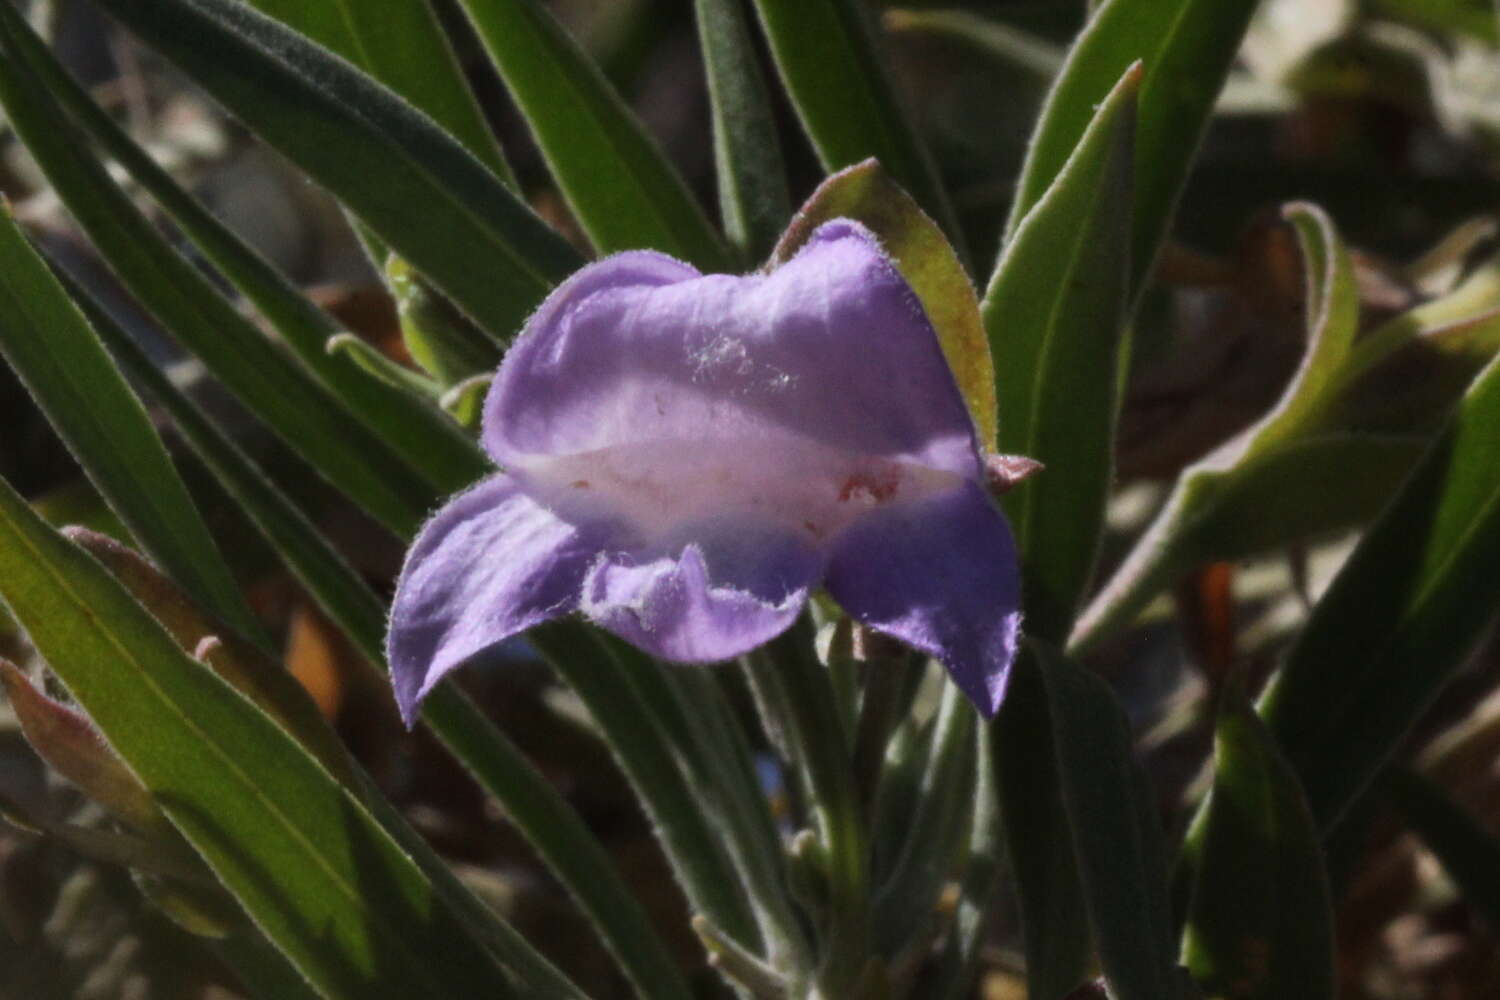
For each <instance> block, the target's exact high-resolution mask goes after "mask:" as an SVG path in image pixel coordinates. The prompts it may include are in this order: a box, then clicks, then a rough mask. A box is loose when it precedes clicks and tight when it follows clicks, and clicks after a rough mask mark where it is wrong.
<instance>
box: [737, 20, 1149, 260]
mask: <svg viewBox="0 0 1500 1000" xmlns="http://www.w3.org/2000/svg"><path fill="white" fill-rule="evenodd" d="M755 6H756V8H757V9H758V10H759V11H760V21H761V24H762V26H763V27H764V28H765V31H766V37H767V38H768V39H769V40H770V43H771V54H772V55H773V56H774V57H775V59H776V66H777V69H778V70H779V71H780V73H781V79H782V82H783V83H784V84H785V85H786V89H787V93H788V94H790V95H791V98H792V103H793V104H794V105H795V106H796V108H797V114H798V116H799V117H800V118H801V119H802V126H803V128H805V129H806V130H807V134H808V137H809V138H811V139H812V143H813V148H814V149H816V150H817V152H818V159H819V160H820V161H821V162H822V164H823V168H824V169H825V170H828V171H829V172H833V171H836V170H842V169H843V168H844V167H848V166H852V165H853V164H856V163H860V162H862V161H864V160H867V159H871V158H873V159H875V160H878V161H879V162H880V165H881V166H883V167H884V168H885V169H886V170H887V171H888V172H889V173H890V175H891V177H892V178H894V179H895V181H896V183H897V184H899V185H901V187H902V188H904V189H905V190H907V191H909V192H911V194H912V197H914V198H916V200H917V204H919V205H921V206H922V209H923V210H924V211H925V212H927V214H929V215H931V216H932V217H933V218H934V219H936V220H937V222H938V224H939V225H940V226H941V227H942V229H943V231H944V232H945V233H947V234H948V237H949V238H950V239H954V240H956V239H957V238H958V225H957V223H956V222H955V220H954V216H953V210H952V208H951V206H950V205H949V203H948V196H947V195H946V194H945V193H944V191H943V187H942V183H941V181H939V179H938V175H937V169H936V167H934V165H933V163H932V158H931V157H930V156H929V155H928V153H927V150H926V148H925V147H924V146H923V144H922V142H921V140H920V139H919V138H918V137H917V135H916V133H915V132H914V131H913V130H912V128H911V125H910V124H909V123H908V121H907V119H906V116H905V114H904V113H903V112H902V109H901V105H900V102H899V100H898V99H897V96H896V93H895V91H894V89H893V88H892V86H891V83H890V80H889V78H888V77H887V75H886V72H885V69H884V67H883V66H882V65H881V60H880V56H879V53H878V52H877V49H876V39H875V37H874V30H873V25H871V24H870V23H869V20H868V18H867V15H866V12H865V11H864V10H862V9H861V5H860V4H859V3H857V2H856V0H756V4H755ZM1122 68H1123V67H1122ZM958 252H959V256H960V257H963V256H964V252H963V248H962V247H961V246H959V247H958Z"/></svg>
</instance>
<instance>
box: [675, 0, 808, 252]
mask: <svg viewBox="0 0 1500 1000" xmlns="http://www.w3.org/2000/svg"><path fill="white" fill-rule="evenodd" d="M694 9H695V10H696V12H697V19H698V45H699V48H700V49H701V50H702V51H703V69H704V73H705V75H706V76H707V77H708V99H709V106H710V108H711V109H712V111H713V128H714V166H715V168H716V169H717V172H718V180H719V215H720V217H721V219H722V220H723V224H724V232H725V235H727V236H728V237H729V242H730V245H732V246H733V247H734V248H735V249H736V250H738V251H739V252H740V255H741V257H742V258H743V259H742V261H741V263H749V262H751V261H753V260H758V259H759V258H761V257H763V256H764V255H765V254H767V253H769V252H770V250H771V247H772V246H774V245H775V244H776V240H777V238H778V237H779V236H780V235H781V231H782V229H783V228H784V227H785V226H786V223H787V219H788V218H789V217H790V215H791V203H790V201H789V200H788V196H787V189H786V167H785V165H784V164H783V163H782V160H781V140H780V138H778V137H777V134H776V119H775V116H774V115H772V113H771V95H770V93H769V92H768V91H767V90H766V82H765V80H764V79H763V78H762V77H761V73H760V66H759V65H757V63H756V59H755V47H754V45H753V44H752V43H751V41H750V31H749V26H748V25H747V24H746V23H745V11H744V7H743V6H742V0H695V5H694Z"/></svg>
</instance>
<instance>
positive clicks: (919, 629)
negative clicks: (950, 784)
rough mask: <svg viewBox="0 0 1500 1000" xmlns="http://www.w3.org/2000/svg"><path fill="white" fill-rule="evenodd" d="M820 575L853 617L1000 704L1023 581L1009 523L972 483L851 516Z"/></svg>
mask: <svg viewBox="0 0 1500 1000" xmlns="http://www.w3.org/2000/svg"><path fill="white" fill-rule="evenodd" d="M825 582H826V585H827V587H828V592H829V593H830V594H832V595H833V597H834V599H835V600H837V601H838V602H839V603H840V604H841V605H843V607H844V610H846V611H848V612H849V614H850V615H852V616H853V617H855V618H856V619H858V620H860V621H862V622H864V623H865V624H867V625H870V626H872V627H873V628H875V629H877V630H879V631H881V632H885V633H886V634H888V635H892V636H895V637H896V638H897V639H900V640H901V641H903V642H905V643H907V644H908V645H911V646H913V647H915V648H917V649H919V650H921V651H922V652H924V653H927V654H929V655H930V656H934V657H936V658H937V659H938V660H940V661H941V662H942V663H943V665H944V666H946V667H947V668H948V673H949V674H950V675H951V676H952V677H953V680H954V681H955V682H956V683H957V684H958V686H959V687H960V688H961V689H962V690H963V692H964V694H966V695H968V697H969V700H971V701H972V702H974V704H975V706H976V707H977V708H978V709H979V710H980V711H981V712H983V713H984V715H985V716H986V717H993V716H994V714H995V712H996V711H998V710H999V708H1000V701H1001V699H1002V698H1003V697H1004V695H1005V684H1006V681H1007V679H1008V678H1009V675H1010V665H1011V661H1012V659H1014V657H1015V653H1016V644H1017V642H1018V639H1019V633H1020V624H1021V612H1020V610H1019V609H1020V602H1021V580H1020V573H1019V570H1018V567H1017V562H1016V549H1015V542H1014V540H1013V539H1012V538H1011V533H1010V526H1009V525H1008V524H1007V523H1006V522H1005V518H1004V516H1003V515H1002V514H1001V513H1000V512H999V511H998V510H997V509H996V508H995V507H994V506H993V505H992V504H991V503H990V501H989V499H988V498H987V497H986V496H985V495H984V493H983V492H982V491H981V490H980V489H979V487H978V486H975V485H973V484H971V483H966V484H964V486H963V487H962V488H961V489H959V490H955V491H953V492H952V493H949V494H946V495H944V496H941V497H934V498H930V499H928V500H925V501H923V502H921V503H917V504H907V505H900V506H894V507H889V508H886V509H884V510H881V511H877V512H874V513H871V514H869V515H868V516H866V517H864V518H862V519H861V520H859V521H857V522H855V523H854V524H853V525H852V526H851V527H850V528H849V529H848V530H847V531H845V532H844V533H843V534H842V535H840V536H839V538H838V540H837V542H836V543H835V545H834V549H833V551H832V553H831V554H830V557H829V565H828V574H827V579H826V581H825Z"/></svg>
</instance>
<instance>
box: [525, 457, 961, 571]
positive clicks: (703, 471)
mask: <svg viewBox="0 0 1500 1000" xmlns="http://www.w3.org/2000/svg"><path fill="white" fill-rule="evenodd" d="M509 472H510V473H511V475H512V476H514V477H515V478H516V480H517V482H518V483H519V484H520V485H521V486H522V488H523V489H525V490H526V492H527V493H528V494H529V495H530V496H531V497H532V498H533V499H534V500H536V501H537V502H538V503H540V504H542V505H543V506H545V507H548V508H549V509H551V510H552V511H553V513H555V514H557V515H558V516H559V517H561V518H563V519H564V520H567V521H570V522H572V523H575V524H585V523H598V522H609V523H612V524H614V525H616V526H618V527H619V528H622V529H624V530H625V531H626V532H628V534H629V536H630V538H629V541H630V542H631V543H633V544H639V545H646V546H653V545H658V544H669V543H671V542H672V541H674V540H675V539H681V538H686V539H691V537H692V534H693V532H694V530H695V528H697V527H701V526H702V525H704V524H706V523H708V522H720V521H734V522H739V523H742V524H744V525H745V526H746V527H747V528H748V527H752V526H760V527H765V528H777V529H780V530H781V531H784V532H786V533H788V534H792V535H795V536H799V537H802V538H804V539H805V540H806V541H807V542H808V543H809V544H811V545H814V546H818V545H821V544H823V543H825V542H827V541H828V540H830V539H832V538H833V537H835V536H836V535H837V534H838V533H839V532H840V531H842V530H843V529H844V528H845V527H847V526H848V525H849V524H850V523H851V522H853V521H855V520H856V519H858V518H859V517H860V516H862V515H864V514H867V513H869V512H870V511H872V510H875V509H877V508H882V507H889V506H895V505H904V504H909V503H914V502H918V501H921V500H923V499H926V498H929V497H933V496H936V495H940V494H943V493H947V492H950V491H952V490H955V489H957V488H959V487H960V486H961V485H962V478H961V477H960V476H958V475H956V474H954V473H952V472H946V471H942V470H937V469H932V468H929V467H926V466H923V465H918V464H915V463H912V462H903V461H898V460H894V459H891V458H887V457H883V456H875V455H860V454H856V453H853V452H847V451H841V450H838V449H834V448H830V447H828V446H826V445H822V444H819V443H817V442H813V441H809V440H806V439H802V438H794V437H791V436H787V437H785V438H782V439H776V440H769V439H741V440H733V439H731V440H718V439H714V440H707V439H705V440H677V441H658V442H649V443H636V444H630V445H616V446H612V447H609V448H604V449H600V450H598V451H591V452H583V453H579V454H573V455H563V456H548V457H540V456H539V457H536V458H533V459H529V460H527V461H525V462H523V463H521V464H519V465H512V466H511V468H510V469H509Z"/></svg>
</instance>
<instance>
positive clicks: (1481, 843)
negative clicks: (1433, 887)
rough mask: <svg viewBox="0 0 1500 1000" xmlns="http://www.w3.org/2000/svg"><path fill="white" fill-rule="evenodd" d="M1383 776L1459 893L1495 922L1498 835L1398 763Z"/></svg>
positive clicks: (1499, 909) (1499, 890)
mask: <svg viewBox="0 0 1500 1000" xmlns="http://www.w3.org/2000/svg"><path fill="white" fill-rule="evenodd" d="M1385 780H1386V783H1387V785H1388V786H1389V788H1390V791H1391V795H1392V798H1393V799H1394V801H1395V803H1396V807H1397V808H1398V809H1400V810H1401V814H1402V816H1404V817H1405V818H1406V822H1407V823H1408V824H1409V825H1410V826H1411V828H1412V829H1413V830H1415V831H1416V833H1417V836H1419V837H1421V838H1422V842H1423V843H1424V844H1426V845H1427V847H1428V849H1429V850H1431V851H1432V853H1433V854H1436V855H1437V859H1438V861H1440V862H1441V863H1442V865H1443V870H1444V871H1446V872H1447V873H1448V877H1449V878H1451V879H1452V880H1453V882H1454V884H1455V885H1457V886H1458V889H1459V891H1460V892H1461V893H1463V895H1464V898H1465V899H1467V900H1468V901H1469V902H1470V903H1471V904H1473V906H1474V908H1475V909H1476V910H1478V911H1479V912H1480V913H1483V914H1484V916H1485V918H1486V919H1487V920H1489V922H1490V925H1491V926H1492V927H1500V839H1497V838H1495V837H1494V836H1492V835H1491V834H1490V833H1489V832H1488V831H1486V830H1485V829H1484V827H1482V826H1480V825H1479V823H1478V822H1477V821H1476V820H1475V819H1474V817H1472V816H1470V815H1469V814H1468V813H1467V812H1465V811H1464V809H1463V807H1462V806H1460V805H1459V804H1458V803H1456V802H1454V801H1453V800H1452V799H1450V798H1449V797H1448V796H1447V795H1446V794H1444V793H1443V790H1442V789H1441V788H1439V787H1438V786H1437V785H1435V784H1433V783H1432V782H1431V781H1429V780H1428V779H1426V778H1424V777H1422V776H1421V775H1419V774H1417V773H1415V772H1413V771H1407V770H1404V769H1400V768H1397V769H1393V770H1392V772H1391V773H1390V774H1389V775H1387V777H1386V779H1385Z"/></svg>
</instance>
